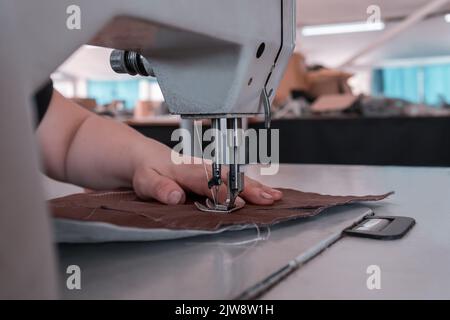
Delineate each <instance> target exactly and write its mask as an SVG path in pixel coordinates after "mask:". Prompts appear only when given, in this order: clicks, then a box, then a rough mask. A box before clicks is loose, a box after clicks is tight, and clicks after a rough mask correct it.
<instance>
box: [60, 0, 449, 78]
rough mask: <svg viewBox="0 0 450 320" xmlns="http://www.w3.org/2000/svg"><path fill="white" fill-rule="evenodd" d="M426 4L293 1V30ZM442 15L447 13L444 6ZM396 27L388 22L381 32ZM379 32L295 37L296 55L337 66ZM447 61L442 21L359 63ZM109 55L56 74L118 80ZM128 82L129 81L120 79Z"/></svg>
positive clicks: (96, 54)
mask: <svg viewBox="0 0 450 320" xmlns="http://www.w3.org/2000/svg"><path fill="white" fill-rule="evenodd" d="M430 1H431V0H376V1H374V0H298V1H297V25H298V26H302V25H311V24H329V23H339V22H351V21H364V20H366V19H367V13H366V9H367V7H368V6H370V5H373V4H376V5H378V6H379V7H380V9H381V18H382V19H383V20H391V19H392V18H398V17H404V16H407V15H409V14H411V13H412V12H414V11H415V10H417V9H418V8H420V7H421V6H423V5H425V4H426V3H429V2H430ZM442 9H448V12H450V1H449V5H448V6H446V7H445V8H442ZM396 23H399V22H390V23H388V24H387V26H386V30H388V29H389V28H392V26H394V25H395V24H396ZM382 33H383V31H380V32H364V33H353V34H345V35H344V34H341V35H329V36H317V37H303V36H301V29H300V28H298V32H297V50H300V51H302V52H303V53H304V54H305V55H306V57H307V61H308V62H310V63H320V64H324V65H327V66H331V67H333V66H337V65H339V64H340V63H342V62H343V61H345V60H346V59H347V58H348V57H350V56H352V55H353V54H354V53H355V52H356V51H358V50H359V49H361V48H364V47H365V46H367V45H368V44H370V43H371V42H372V41H374V40H375V39H377V37H380V36H381V35H382ZM429 56H450V24H449V23H446V22H445V21H444V19H443V17H435V18H431V19H428V20H426V21H422V22H420V23H418V24H417V25H415V26H414V27H412V28H410V29H408V30H407V31H405V32H404V33H402V34H401V35H399V36H397V37H396V38H395V39H393V40H392V41H390V42H389V43H387V44H385V45H384V46H382V47H380V48H378V49H376V50H374V51H373V52H372V53H371V54H369V55H367V56H365V57H364V58H363V59H361V60H359V61H358V63H360V64H363V65H371V64H377V63H379V62H380V61H383V60H386V59H399V58H418V57H429ZM108 61H109V51H108V50H106V49H100V48H89V49H82V50H79V52H77V53H76V54H74V55H73V56H72V57H71V58H70V59H69V60H68V61H66V63H65V64H64V65H63V66H61V68H60V70H61V71H63V72H65V73H67V74H71V75H73V76H76V77H81V78H87V77H88V78H99V79H100V78H103V79H104V78H121V77H124V76H120V75H117V74H115V73H114V72H113V71H111V69H110V67H109V62H108ZM125 77H127V78H128V76H125Z"/></svg>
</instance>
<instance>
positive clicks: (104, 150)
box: [38, 92, 170, 189]
mask: <svg viewBox="0 0 450 320" xmlns="http://www.w3.org/2000/svg"><path fill="white" fill-rule="evenodd" d="M38 139H39V141H40V145H41V149H42V155H43V161H44V166H45V170H46V172H47V174H48V175H49V176H51V177H53V178H55V179H58V180H61V181H67V182H70V183H74V184H77V185H81V186H84V187H87V188H92V189H111V188H117V187H131V186H132V179H133V176H134V173H135V170H136V168H137V166H138V163H144V162H145V163H147V164H148V165H149V166H154V167H155V168H159V170H162V171H168V170H170V168H169V166H167V165H166V166H165V165H164V164H168V163H170V149H168V148H167V147H166V146H164V145H162V144H160V143H158V142H156V141H154V140H151V139H148V138H145V137H144V136H142V135H141V134H139V133H138V132H136V131H135V130H133V129H131V128H130V127H128V126H126V125H124V124H122V123H118V122H116V121H113V120H107V119H104V118H101V117H99V116H97V115H95V114H93V113H91V112H89V111H87V110H84V109H83V108H81V107H79V106H77V105H76V104H75V103H73V102H71V101H69V100H67V99H65V98H64V97H62V96H61V95H59V94H58V93H57V92H55V94H54V96H53V98H52V102H51V104H50V107H49V110H48V113H47V115H46V116H45V117H44V119H43V121H42V123H41V125H40V126H39V128H38Z"/></svg>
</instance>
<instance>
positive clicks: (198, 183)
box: [37, 91, 282, 205]
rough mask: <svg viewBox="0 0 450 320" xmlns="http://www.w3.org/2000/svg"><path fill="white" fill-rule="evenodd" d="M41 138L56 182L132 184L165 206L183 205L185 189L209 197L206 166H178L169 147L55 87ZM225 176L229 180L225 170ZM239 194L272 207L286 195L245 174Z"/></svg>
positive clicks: (223, 193)
mask: <svg viewBox="0 0 450 320" xmlns="http://www.w3.org/2000/svg"><path fill="white" fill-rule="evenodd" d="M37 137H38V142H39V145H40V148H41V153H42V158H43V164H44V170H45V173H46V174H47V175H48V176H50V177H51V178H54V179H56V180H60V181H65V182H69V183H73V184H76V185H79V186H82V187H86V188H90V189H95V190H111V189H116V188H121V187H127V188H134V190H135V191H136V193H137V194H138V195H139V196H140V197H141V198H144V199H145V198H154V199H157V200H159V201H160V202H163V203H166V204H179V203H183V202H184V201H185V200H186V193H185V191H192V192H195V193H198V194H201V195H205V196H208V197H210V196H211V192H210V190H209V189H208V187H207V181H206V176H205V171H204V167H203V165H199V164H182V165H175V164H174V163H173V162H172V161H171V149H169V148H168V147H166V146H165V145H163V144H161V143H159V142H157V141H155V140H153V139H149V138H146V137H144V136H143V135H141V134H140V133H138V132H137V131H135V130H133V129H132V128H130V127H128V126H127V125H125V124H122V123H119V122H116V121H114V120H109V119H105V118H102V117H100V116H97V115H95V114H94V113H92V112H89V111H87V110H85V109H83V108H82V107H80V106H78V105H77V104H75V103H74V102H72V101H70V100H68V99H66V98H65V97H63V96H62V95H61V94H60V93H58V92H57V91H54V93H53V97H52V99H51V102H50V105H49V108H48V110H47V113H46V115H45V117H44V118H43V119H42V121H41V123H40V125H39V127H38V129H37ZM208 169H209V166H208ZM223 178H224V179H225V180H226V174H225V173H224V175H223ZM225 196H226V187H225V186H222V188H221V190H220V198H221V200H223V199H224V198H225ZM241 196H242V198H244V199H245V200H247V201H249V202H252V203H255V204H261V205H270V204H272V203H273V202H274V201H276V200H279V199H281V197H282V194H281V192H279V191H277V190H275V189H272V188H270V187H268V186H265V185H262V184H260V183H259V182H257V181H255V180H252V179H250V178H246V180H245V189H244V191H243V192H242V193H241ZM239 201H242V199H240V200H239Z"/></svg>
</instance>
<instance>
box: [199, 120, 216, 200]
mask: <svg viewBox="0 0 450 320" xmlns="http://www.w3.org/2000/svg"><path fill="white" fill-rule="evenodd" d="M194 129H195V132H196V133H197V140H198V143H199V146H200V149H201V150H202V164H203V169H205V175H206V183H208V182H209V174H208V169H206V163H205V161H204V159H203V145H202V140H201V139H200V134H199V132H198V127H197V120H194ZM210 191H211V196H212V198H213V201H214V203H217V201H216V197H215V196H214V192H213V191H212V189H210Z"/></svg>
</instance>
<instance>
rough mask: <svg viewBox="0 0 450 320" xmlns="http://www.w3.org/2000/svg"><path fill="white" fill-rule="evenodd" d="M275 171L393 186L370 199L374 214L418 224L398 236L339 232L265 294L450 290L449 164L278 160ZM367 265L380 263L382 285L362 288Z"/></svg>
mask: <svg viewBox="0 0 450 320" xmlns="http://www.w3.org/2000/svg"><path fill="white" fill-rule="evenodd" d="M277 179H282V180H278V181H277V183H279V181H283V185H289V186H293V185H294V184H295V185H296V186H298V187H300V188H302V189H307V190H311V191H318V192H325V193H333V194H334V193H336V194H346V193H349V194H350V193H374V192H375V193H377V192H383V191H386V190H395V191H396V194H395V195H394V196H392V198H390V200H389V201H385V202H384V203H383V205H382V206H379V208H377V206H378V205H374V206H371V207H372V208H373V209H374V211H375V214H377V215H399V216H402V215H403V216H410V217H413V218H415V219H416V222H417V224H416V226H415V227H414V228H413V229H412V230H411V231H410V233H409V234H408V235H407V236H406V237H405V238H403V239H401V240H395V241H374V240H368V239H360V238H343V239H341V240H340V241H339V242H337V243H336V244H334V245H333V246H332V247H331V248H330V249H329V250H327V251H326V252H325V253H324V254H321V255H319V256H317V257H315V258H314V259H313V260H312V261H311V262H309V263H307V264H306V265H304V266H303V267H302V268H301V269H299V270H297V271H296V272H295V273H294V274H292V275H291V276H290V277H288V278H287V279H286V280H284V281H282V282H281V283H279V284H278V285H277V286H276V287H274V288H273V289H272V290H271V291H269V292H268V293H267V294H266V295H265V296H264V297H263V298H265V299H449V298H450V169H449V168H406V167H367V166H316V165H311V166H283V168H282V170H281V172H280V174H279V175H278V176H277ZM267 181H269V180H267ZM370 265H377V266H379V267H380V270H381V289H380V290H369V289H368V288H367V285H366V280H367V278H368V276H369V275H368V274H367V273H366V270H367V267H368V266H370Z"/></svg>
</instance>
